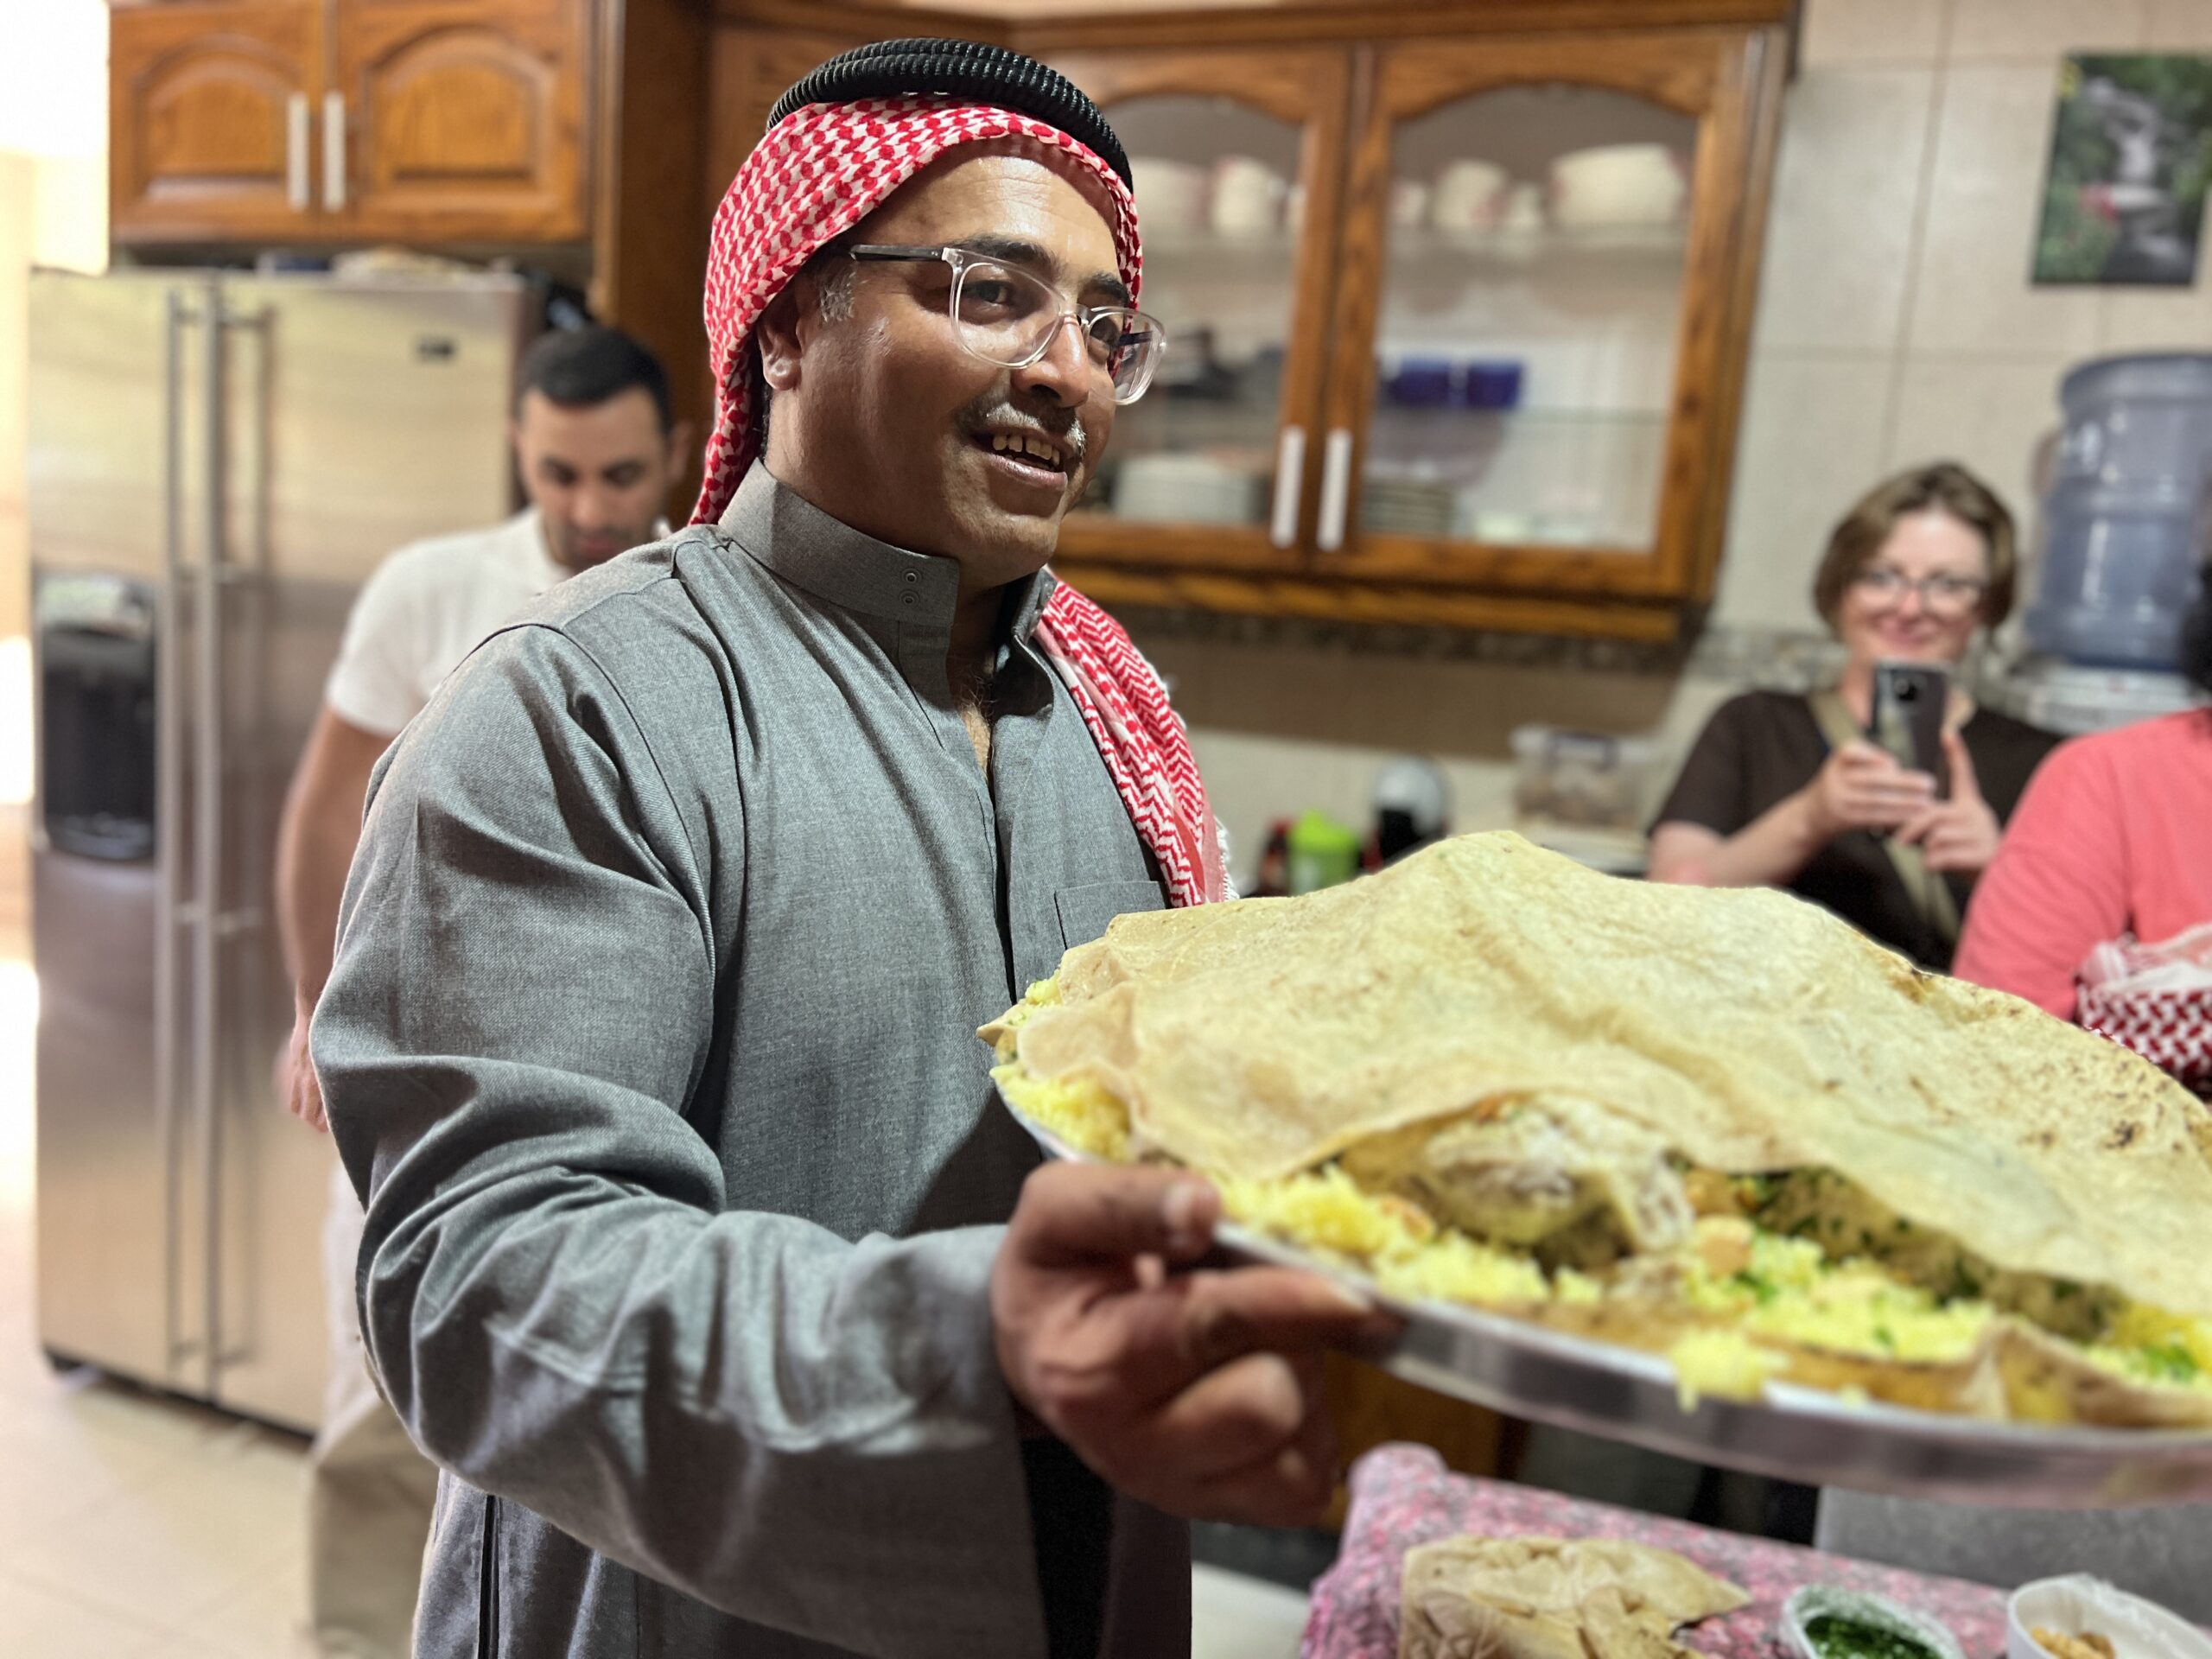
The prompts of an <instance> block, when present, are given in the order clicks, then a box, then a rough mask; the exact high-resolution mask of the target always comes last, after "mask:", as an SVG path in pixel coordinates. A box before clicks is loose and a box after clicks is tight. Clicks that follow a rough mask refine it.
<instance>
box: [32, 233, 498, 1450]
mask: <svg viewBox="0 0 2212 1659" xmlns="http://www.w3.org/2000/svg"><path fill="white" fill-rule="evenodd" d="M537 309H538V308H537V306H536V305H535V304H534V303H533V301H532V296H531V287H530V285H529V284H527V283H524V281H522V280H521V279H518V278H512V277H455V278H450V279H447V278H440V279H436V280H431V279H428V278H410V279H404V280H391V281H383V280H378V281H375V282H354V283H345V282H340V281H335V280H333V279H330V278H327V277H309V276H278V277H252V276H246V275H242V274H231V273H213V272H205V271H200V272H175V271H172V272H166V273H163V272H152V271H138V272H129V273H119V274H116V275H112V276H107V277H77V276H67V275H62V274H59V273H48V272H41V273H38V274H36V275H35V276H34V277H33V278H32V284H31V296H30V325H31V327H30V411H29V413H30V446H29V484H30V526H31V563H32V575H31V581H32V619H33V630H34V664H35V674H36V686H37V693H36V696H37V709H36V721H37V766H38V770H37V783H36V787H37V791H38V795H37V800H36V804H35V809H34V812H33V817H32V822H33V825H34V831H33V849H32V859H33V923H32V926H33V938H34V950H35V956H36V962H37V969H38V974H39V987H40V1012H39V1028H38V1072H37V1076H38V1084H37V1086H38V1163H37V1183H38V1185H37V1240H38V1266H37V1273H38V1298H39V1331H40V1337H41V1341H42V1342H43V1343H44V1344H45V1345H46V1347H47V1349H48V1351H49V1352H50V1353H51V1354H53V1355H54V1357H56V1358H57V1359H66V1360H70V1361H79V1362H84V1363H91V1364H93V1365H97V1366H99V1367H102V1368H104V1369H106V1370H111V1371H114V1372H117V1373H119V1374H121V1375H124V1376H130V1377H134V1378H137V1379H139V1380H142V1381H143V1382H145V1383H151V1384H154V1385H156V1386H158V1387H161V1388H163V1389H172V1390H175V1391H176V1392H178V1393H180V1394H184V1395H192V1396H195V1397H197V1398H200V1399H203V1400H207V1401H210V1402H213V1403H214V1404H216V1405H219V1406H222V1407H225V1408H229V1409H232V1410H234V1411H238V1412H240V1413H243V1414H247V1415H251V1416H253V1417H257V1418H262V1419H265V1420H268V1421H273V1422H277V1423H283V1424H289V1425H292V1426H295V1427H302V1428H308V1427H313V1426H314V1424H315V1421H316V1418H317V1417H318V1415H319V1414H320V1404H321V1394H322V1372H323V1355H324V1351H325V1344H324V1338H323V1312H322V1291H321V1273H320V1271H319V1262H320V1259H321V1226H322V1217H323V1214H324V1211H325V1206H326V1203H327V1193H328V1179H327V1177H328V1173H329V1164H330V1160H331V1158H332V1156H333V1154H332V1152H331V1148H330V1143H329V1141H328V1139H327V1137H326V1136H322V1135H316V1134H315V1133H314V1132H313V1131H311V1130H308V1129H307V1128H303V1127H302V1125H301V1124H299V1123H297V1122H294V1121H293V1120H292V1119H291V1118H289V1117H288V1116H285V1115H284V1113H283V1110H282V1109H281V1107H280V1104H279V1103H278V1101H277V1097H276V1093H275V1084H274V1082H273V1067H274V1065H275V1062H276V1059H277V1053H278V1051H279V1049H280V1047H281V1046H282V1045H283V1041H284V1039H285V1035H286V1033H287V1032H288V1031H289V1028H290V1025H291V1005H290V995H289V988H288V986H287V983H286V981H285V976H284V972H283V961H282V957H281V953H280V950H279V947H278V941H277V932H276V927H275V922H274V914H273V905H272V896H271V885H272V879H273V871H274V861H275V845H276V829H277V812H278V809H279V807H280V805H281V803H282V801H283V792H284V789H285V785H286V784H287V782H288V780H289V777H290V773H291V770H292V766H293V763H294V761H295V760H296V758H297V756H298V754H299V752H300V749H301V747H302V744H303V743H304V741H305V740H306V736H307V734H308V728H309V727H310V725H311V724H312V722H313V721H314V719H315V712H316V709H317V708H318V706H319V704H320V702H321V688H322V681H323V677H324V675H325V674H326V672H327V670H328V668H329V665H330V664H331V661H332V659H333V658H334V656H335V654H336V652H337V649H338V644H339V639H340V632H341V630H342V628H343V626H344V623H345V620H346V611H347V607H348V606H349V604H350V602H351V601H352V600H353V595H354V594H355V592H356V591H357V589H358V588H359V586H360V584H361V582H363V580H364V579H365V578H366V576H367V575H368V574H369V573H370V571H371V570H372V569H374V568H375V566H376V564H377V563H378V561H379V560H380V559H381V558H383V557H384V556H385V555H386V554H388V553H390V552H391V550H393V549H394V548H396V547H397V546H399V545H400V544H401V543H404V542H407V541H410V540H412V539H414V538H416V537H421V536H424V535H429V534H435V533H442V532H446V531H454V530H461V529H467V528H468V527H470V526H472V525H477V524H491V523H493V522H494V521H496V520H497V519H499V518H502V517H504V516H505V514H506V513H507V512H510V511H512V506H511V500H512V469H511V467H510V463H509V461H508V459H507V444H506V421H507V412H508V399H509V395H510V388H511V386H512V377H513V372H514V364H515V357H516V353H517V352H518V349H519V347H520V346H521V344H522V343H523V341H524V339H525V337H526V334H527V333H528V332H529V331H530V329H531V327H532V326H533V323H534V314H535V313H536V312H537Z"/></svg>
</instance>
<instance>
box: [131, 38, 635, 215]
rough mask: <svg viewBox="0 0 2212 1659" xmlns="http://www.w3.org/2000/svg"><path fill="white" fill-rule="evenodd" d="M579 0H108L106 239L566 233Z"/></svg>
mask: <svg viewBox="0 0 2212 1659" xmlns="http://www.w3.org/2000/svg"><path fill="white" fill-rule="evenodd" d="M606 3H607V4H610V5H612V4H614V3H616V0H606ZM593 10H594V0H260V3H254V4H233V3H222V4H200V3H197V0H135V3H133V0H116V4H115V6H114V10H113V35H112V41H113V46H112V50H111V70H110V81H111V115H110V128H111V146H112V154H113V156H114V161H113V163H112V166H111V209H112V213H111V220H112V233H113V235H114V238H115V240H116V242H117V243H118V245H123V246H132V245H158V244H162V243H222V242H236V241H252V242H283V243H292V244H315V243H364V242H387V241H398V242H407V243H411V244H415V245H432V246H436V245H487V244H488V245H514V244H526V243H532V242H563V241H576V240H580V239H582V238H583V237H584V236H585V235H587V234H588V232H589V229H590V223H591V218H590V206H591V200H590V194H589V184H590V174H591V168H590V166H589V164H588V156H589V153H590V150H589V144H590V136H591V135H590V126H591V121H590V118H589V117H590V111H591V110H592V104H591V97H590V94H591V91H592V87H591V85H590V74H589V65H590V56H591V54H590V53H589V51H588V45H589V42H590V41H591V31H592V26H593V21H594V19H593V16H592V13H593Z"/></svg>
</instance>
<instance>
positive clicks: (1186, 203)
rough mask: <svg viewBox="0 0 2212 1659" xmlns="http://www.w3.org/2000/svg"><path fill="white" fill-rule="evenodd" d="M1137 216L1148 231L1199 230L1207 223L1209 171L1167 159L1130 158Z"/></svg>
mask: <svg viewBox="0 0 2212 1659" xmlns="http://www.w3.org/2000/svg"><path fill="white" fill-rule="evenodd" d="M1129 175H1130V177H1131V178H1133V179H1134V180H1135V191H1134V194H1135V196H1136V199H1137V214H1138V217H1139V218H1140V219H1141V220H1142V221H1143V224H1144V227H1145V229H1146V230H1147V231H1196V230H1200V229H1203V228H1204V227H1205V222H1206V183H1207V181H1206V171H1205V168H1202V167H1198V166H1196V165H1194V164H1192V162H1179V161H1176V160H1174V159H1173V158H1172V157H1170V156H1132V157H1130V158H1129Z"/></svg>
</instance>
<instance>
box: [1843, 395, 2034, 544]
mask: <svg viewBox="0 0 2212 1659" xmlns="http://www.w3.org/2000/svg"><path fill="white" fill-rule="evenodd" d="M2073 360H2074V359H2070V358H2067V357H2057V356H2054V357H2050V358H2048V359H2042V360H2039V361H2038V360H2027V361H2018V362H1993V361H1991V360H1990V359H1986V358H1978V357H1954V358H1945V357H1928V358H1919V359H1915V360H1914V361H1912V362H1911V363H1910V364H1909V365H1907V366H1906V368H1905V372H1904V379H1903V381H1902V382H1901V384H1900V385H1899V386H1898V389H1897V421H1896V424H1895V427H1894V429H1893V430H1892V431H1891V435H1890V442H1889V447H1888V450H1887V453H1886V454H1885V455H1884V456H1883V465H1884V467H1885V468H1887V469H1890V470H1892V471H1894V470H1896V469H1897V468H1900V467H1910V466H1912V465H1915V464H1916V463H1917V462H1921V461H1960V462H1961V463H1963V464H1964V465H1965V466H1967V467H1968V468H1970V469H1971V470H1973V471H1974V473H1976V474H1979V475H1980V477H1981V478H1983V479H1984V480H1986V481H1987V482H1988V483H1989V485H1990V486H1992V487H1993V488H1994V489H1995V490H1996V491H1997V493H1999V495H2001V496H2003V497H2004V498H2005V505H2007V506H2009V507H2010V508H2012V516H2013V518H2015V519H2016V520H2017V521H2018V524H2019V527H2020V531H2021V537H2022V541H2023V543H2028V542H2031V540H2032V539H2033V527H2034V524H2035V521H2036V516H2037V500H2036V465H2037V453H2038V451H2039V449H2040V448H2041V447H2042V445H2043V444H2044V442H2045V441H2046V440H2047V439H2048V438H2049V437H2050V435H2052V434H2054V433H2056V431H2057V429H2058V420H2059V416H2058V381H2059V377H2060V376H2062V375H2063V374H2064V373H2065V372H2066V370H2067V368H2068V367H2069V365H2070V364H2071V363H2072V361H2073Z"/></svg>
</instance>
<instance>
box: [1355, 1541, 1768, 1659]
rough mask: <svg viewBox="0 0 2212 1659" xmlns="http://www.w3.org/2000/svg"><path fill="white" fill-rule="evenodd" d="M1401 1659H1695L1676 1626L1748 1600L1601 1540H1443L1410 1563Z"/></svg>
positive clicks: (1418, 1551)
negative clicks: (1676, 1635)
mask: <svg viewBox="0 0 2212 1659" xmlns="http://www.w3.org/2000/svg"><path fill="white" fill-rule="evenodd" d="M1400 1596H1401V1602H1400V1614H1399V1624H1398V1659H1695V1656H1694V1655H1693V1654H1692V1652H1691V1650H1690V1649H1688V1648H1685V1647H1682V1646H1681V1645H1680V1644H1679V1643H1676V1642H1675V1640H1674V1639H1673V1636H1674V1632H1675V1630H1677V1629H1679V1628H1680V1627H1681V1626H1682V1625H1685V1624H1696V1623H1697V1622H1698V1621H1699V1620H1700V1619H1705V1618H1713V1617H1714V1616H1715V1615H1717V1614H1720V1613H1727V1612H1733V1611H1735V1610H1736V1609H1737V1608H1738V1607H1742V1606H1745V1605H1748V1604H1749V1603H1750V1601H1751V1598H1750V1597H1749V1596H1747V1595H1745V1593H1744V1592H1743V1591H1741V1590H1739V1589H1738V1588H1737V1587H1736V1586H1734V1585H1732V1584H1728V1583H1725V1582H1724V1581H1722V1580H1719V1579H1716V1578H1714V1577H1713V1575H1712V1574H1711V1573H1707V1572H1705V1571H1704V1570H1703V1569H1701V1568H1700V1567H1695V1566H1693V1565H1692V1564H1691V1563H1690V1562H1688V1561H1686V1560H1683V1559H1682V1558H1681V1556H1679V1555H1676V1554H1672V1553H1670V1552H1669V1551H1667V1550H1663V1549H1653V1548H1649V1546H1647V1545H1643V1544H1630V1543H1623V1542H1619V1541H1616V1540H1613V1539H1610V1538H1586V1539H1576V1540H1572V1541H1570V1540H1566V1539H1560V1538H1474V1537H1468V1538H1447V1539H1445V1540H1443V1541H1440V1542H1438V1543H1433V1544H1422V1545H1421V1546H1419V1547H1417V1548H1414V1549H1412V1550H1410V1551H1408V1553H1407V1555H1406V1567H1405V1576H1404V1578H1403V1579H1402V1581H1401V1590H1400Z"/></svg>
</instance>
